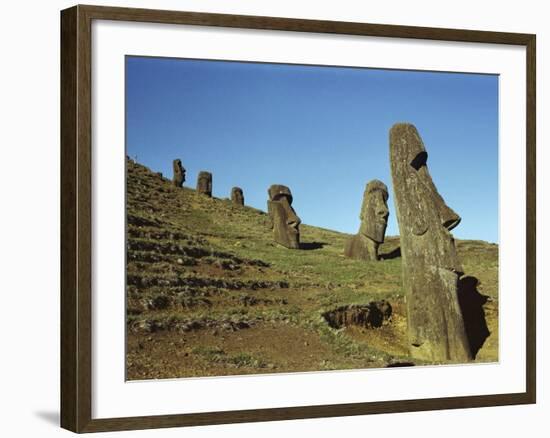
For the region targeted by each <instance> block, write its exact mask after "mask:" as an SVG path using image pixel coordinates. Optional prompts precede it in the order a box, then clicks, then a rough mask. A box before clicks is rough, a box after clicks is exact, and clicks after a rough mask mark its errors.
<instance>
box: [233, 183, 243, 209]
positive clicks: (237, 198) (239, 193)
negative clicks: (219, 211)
mask: <svg viewBox="0 0 550 438" xmlns="http://www.w3.org/2000/svg"><path fill="white" fill-rule="evenodd" d="M231 202H233V204H237V205H244V195H243V189H241V188H240V187H233V188H232V189H231Z"/></svg>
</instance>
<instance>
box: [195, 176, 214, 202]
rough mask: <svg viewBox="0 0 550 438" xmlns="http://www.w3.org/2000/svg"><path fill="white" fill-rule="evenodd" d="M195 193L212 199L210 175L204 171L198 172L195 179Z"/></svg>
mask: <svg viewBox="0 0 550 438" xmlns="http://www.w3.org/2000/svg"><path fill="white" fill-rule="evenodd" d="M197 192H198V193H202V194H203V195H206V196H210V197H212V174H211V173H210V172H205V171H204V170H203V171H201V172H199V177H198V178H197Z"/></svg>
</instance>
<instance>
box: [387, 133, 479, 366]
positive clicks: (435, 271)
mask: <svg viewBox="0 0 550 438" xmlns="http://www.w3.org/2000/svg"><path fill="white" fill-rule="evenodd" d="M427 160H428V153H427V152H426V149H425V147H424V143H423V142H422V140H421V138H420V135H419V134H418V131H417V130H416V128H415V127H414V126H413V125H411V124H407V123H398V124H395V125H394V126H393V127H392V128H391V130H390V161H391V174H392V181H393V190H394V202H395V209H396V211H397V221H398V222H399V232H400V236H401V257H402V269H403V289H404V292H405V299H406V303H407V319H408V336H409V349H410V352H411V356H412V357H413V358H417V359H422V360H427V361H433V362H447V361H451V362H467V361H469V360H471V359H472V353H471V350H470V345H469V342H468V338H467V336H466V331H465V329H464V319H463V316H462V311H461V309H460V305H459V301H458V279H459V277H460V276H461V275H462V274H463V273H464V272H463V269H462V266H461V264H460V262H459V260H458V257H457V253H456V248H455V242H454V239H453V236H452V235H451V233H450V232H449V231H450V230H452V229H453V228H454V227H456V226H457V225H458V224H459V223H460V216H458V215H457V214H456V213H455V212H454V211H453V210H452V209H451V208H449V207H448V206H447V205H446V204H445V201H444V200H443V198H442V197H441V195H440V194H439V193H438V191H437V189H436V187H435V185H434V183H433V181H432V178H431V176H430V173H429V172H428V167H427V165H426V163H427Z"/></svg>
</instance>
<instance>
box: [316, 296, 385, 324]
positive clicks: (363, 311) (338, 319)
mask: <svg viewBox="0 0 550 438" xmlns="http://www.w3.org/2000/svg"><path fill="white" fill-rule="evenodd" d="M391 316H392V306H391V304H390V303H389V302H388V301H386V300H380V301H371V302H370V303H368V304H350V305H347V306H341V307H338V308H337V309H334V310H330V311H328V312H325V313H323V318H325V321H327V323H328V325H330V326H331V327H332V328H336V329H340V328H344V327H347V326H350V325H356V326H359V327H364V328H378V327H382V325H383V324H384V323H385V322H391Z"/></svg>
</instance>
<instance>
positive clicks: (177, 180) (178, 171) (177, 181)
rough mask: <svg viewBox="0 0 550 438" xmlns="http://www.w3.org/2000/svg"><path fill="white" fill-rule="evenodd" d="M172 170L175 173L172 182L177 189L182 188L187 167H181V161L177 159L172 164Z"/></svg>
mask: <svg viewBox="0 0 550 438" xmlns="http://www.w3.org/2000/svg"><path fill="white" fill-rule="evenodd" d="M172 168H173V171H174V177H173V179H172V181H173V182H174V185H175V186H176V187H181V186H182V184H183V183H184V182H185V167H183V166H182V165H181V160H179V159H176V160H174V161H173V163H172Z"/></svg>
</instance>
